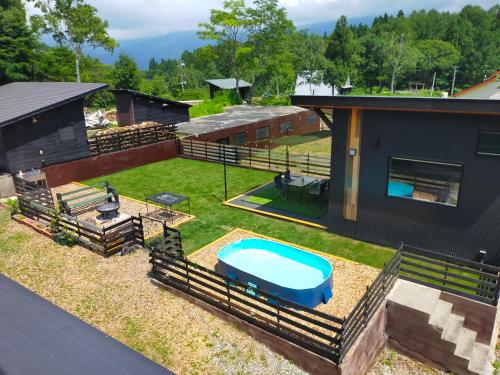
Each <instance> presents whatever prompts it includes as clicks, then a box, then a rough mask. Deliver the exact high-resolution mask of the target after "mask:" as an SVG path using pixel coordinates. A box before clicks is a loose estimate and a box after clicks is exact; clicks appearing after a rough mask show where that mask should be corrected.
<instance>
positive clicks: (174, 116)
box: [111, 90, 191, 126]
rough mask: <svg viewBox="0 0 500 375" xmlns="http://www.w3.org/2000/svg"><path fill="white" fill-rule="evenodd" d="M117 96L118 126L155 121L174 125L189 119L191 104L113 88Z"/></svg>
mask: <svg viewBox="0 0 500 375" xmlns="http://www.w3.org/2000/svg"><path fill="white" fill-rule="evenodd" d="M111 91H112V92H113V94H114V95H115V98H116V117H117V120H118V126H129V125H134V124H140V123H142V122H145V121H153V122H157V123H160V124H165V125H174V124H178V123H181V122H186V121H189V108H190V107H191V105H189V104H186V103H181V102H177V101H175V100H170V99H165V98H160V97H158V96H154V95H149V94H145V93H142V92H137V91H133V90H111Z"/></svg>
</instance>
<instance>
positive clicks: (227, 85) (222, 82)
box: [206, 78, 252, 90]
mask: <svg viewBox="0 0 500 375" xmlns="http://www.w3.org/2000/svg"><path fill="white" fill-rule="evenodd" d="M206 82H208V83H209V84H211V85H213V86H216V87H218V88H220V89H222V90H233V89H235V88H236V79H235V78H226V79H207V80H206ZM239 87H240V88H245V87H252V84H251V83H248V82H247V81H244V80H242V79H240V82H239Z"/></svg>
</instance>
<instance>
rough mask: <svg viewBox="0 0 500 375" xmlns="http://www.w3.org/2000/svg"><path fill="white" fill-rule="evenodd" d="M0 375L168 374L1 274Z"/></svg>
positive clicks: (162, 368) (167, 371) (161, 368)
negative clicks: (0, 351) (0, 350)
mask: <svg viewBox="0 0 500 375" xmlns="http://www.w3.org/2000/svg"><path fill="white" fill-rule="evenodd" d="M0 300H1V301H2V304H1V305H0V327H2V328H1V329H2V331H1V332H2V334H1V335H0V347H1V348H2V355H1V356H0V369H1V370H0V372H1V373H2V374H5V375H10V374H12V375H13V374H54V375H55V374H81V375H84V374H107V375H130V374H141V375H173V372H171V371H169V370H167V369H165V368H164V367H162V366H160V365H158V364H156V363H154V362H153V361H151V360H150V359H148V358H146V357H144V356H143V355H142V354H139V353H137V352H136V351H134V350H133V349H131V348H129V347H127V346H125V345H124V344H122V343H120V342H118V341H116V340H114V339H113V338H111V337H109V336H108V335H106V334H104V333H103V332H101V331H99V330H97V329H96V328H94V327H92V326H91V325H89V324H87V323H85V322H83V321H82V320H80V319H78V318H77V317H75V316H73V315H71V314H69V313H67V312H66V311H64V310H63V309H61V308H59V307H57V306H56V305H54V304H52V303H50V302H49V301H47V300H45V299H43V298H41V297H40V296H38V295H36V294H35V293H33V292H31V291H30V290H28V289H26V288H25V287H23V286H22V285H20V284H18V283H16V282H14V281H13V280H11V279H9V278H8V277H6V276H5V275H2V274H0Z"/></svg>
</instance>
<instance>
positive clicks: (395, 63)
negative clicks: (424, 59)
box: [384, 33, 419, 93]
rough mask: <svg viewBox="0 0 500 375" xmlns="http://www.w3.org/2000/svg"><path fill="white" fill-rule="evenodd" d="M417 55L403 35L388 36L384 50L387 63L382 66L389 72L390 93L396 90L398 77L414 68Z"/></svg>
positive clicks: (416, 51)
mask: <svg viewBox="0 0 500 375" xmlns="http://www.w3.org/2000/svg"><path fill="white" fill-rule="evenodd" d="M418 53H419V51H418V50H417V49H416V48H413V47H412V46H411V45H410V44H409V43H408V41H407V40H406V38H405V35H404V34H400V35H396V34H395V33H393V34H390V36H389V39H388V40H387V42H386V49H385V56H386V61H387V63H385V64H384V65H385V66H386V67H387V69H388V70H389V74H390V77H391V92H392V93H393V92H394V91H395V89H396V82H397V79H398V77H399V76H400V75H401V74H404V73H406V72H407V71H409V70H410V69H412V68H413V69H414V68H415V66H416V62H417V59H418V58H419V56H418Z"/></svg>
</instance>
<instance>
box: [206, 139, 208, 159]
mask: <svg viewBox="0 0 500 375" xmlns="http://www.w3.org/2000/svg"><path fill="white" fill-rule="evenodd" d="M205 160H208V144H207V142H205Z"/></svg>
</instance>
